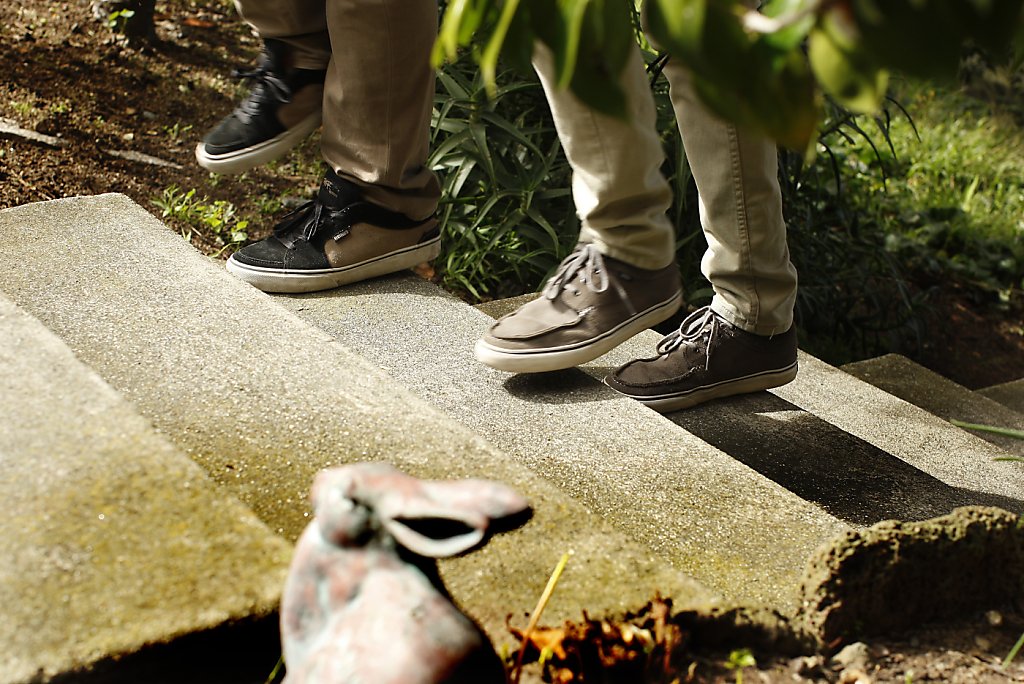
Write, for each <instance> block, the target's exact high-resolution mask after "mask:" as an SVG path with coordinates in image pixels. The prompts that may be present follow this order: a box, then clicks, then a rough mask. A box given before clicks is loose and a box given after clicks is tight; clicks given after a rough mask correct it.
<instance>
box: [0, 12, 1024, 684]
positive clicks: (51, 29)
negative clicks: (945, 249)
mask: <svg viewBox="0 0 1024 684" xmlns="http://www.w3.org/2000/svg"><path fill="white" fill-rule="evenodd" d="M156 27H157V40H156V41H154V42H152V43H150V44H148V45H145V46H142V47H139V46H129V45H127V44H125V43H124V42H123V41H121V40H119V39H118V38H116V37H115V36H113V35H112V33H111V31H110V30H109V28H108V27H107V26H106V25H104V23H102V22H100V21H98V20H97V19H95V18H94V17H93V15H92V13H91V10H90V3H89V0H69V1H68V2H51V1H50V0H7V2H4V3H0V74H2V78H0V117H2V118H5V119H8V120H10V121H13V122H14V123H16V124H17V125H18V126H21V127H23V128H25V129H30V130H33V131H37V132H39V133H43V134H46V135H49V136H54V137H55V138H57V139H59V141H60V142H59V144H58V145H51V144H45V143H40V142H34V141H30V140H27V139H25V138H24V137H22V136H19V135H15V134H7V135H4V136H2V137H0V208H4V207H11V206H16V205H20V204H25V203H28V202H35V201H40V200H50V199H56V198H61V197H69V196H75V195H92V194H98V193H106V192H119V193H124V194H125V195H128V196H129V197H131V198H132V199H134V200H135V201H136V202H138V203H139V204H140V205H142V206H144V207H146V208H147V209H149V210H150V211H152V212H153V213H154V214H156V215H158V216H159V215H160V210H159V208H158V207H157V206H156V205H155V204H154V201H155V200H157V199H158V198H160V197H161V196H162V195H163V194H164V193H165V191H166V190H167V189H168V188H172V187H177V188H180V189H182V190H187V189H193V188H194V189H196V194H197V196H198V197H204V198H206V200H207V201H208V202H209V203H213V202H215V201H223V202H230V203H231V204H233V205H234V207H235V209H236V212H237V213H238V215H244V216H247V217H251V220H250V224H249V226H248V228H247V231H248V233H249V238H250V239H258V238H260V237H262V236H265V235H266V234H267V233H268V232H269V230H270V227H271V225H272V223H273V220H274V215H275V214H276V213H279V212H280V210H281V209H282V207H285V206H287V205H288V204H289V203H290V202H292V201H294V200H295V199H296V198H302V197H308V196H310V195H311V194H312V193H313V192H314V191H315V188H316V187H317V185H318V183H319V177H320V175H321V173H322V167H321V164H320V161H319V157H318V155H317V148H316V140H315V138H314V139H313V140H311V141H310V142H309V143H307V144H305V145H304V146H303V147H302V148H300V149H299V150H298V151H296V152H295V153H294V154H293V155H292V156H291V157H290V158H289V160H288V161H286V162H281V163H277V164H275V165H272V167H270V168H266V169H259V170H255V171H252V172H249V173H247V174H245V175H243V176H240V177H234V178H232V177H213V176H211V175H210V174H208V173H206V172H205V171H204V170H202V169H201V168H199V167H198V166H197V165H196V164H195V162H194V158H193V148H194V146H195V143H196V142H197V141H198V139H199V138H200V137H201V135H202V133H203V132H204V131H205V130H207V129H208V128H209V127H210V126H211V125H213V124H214V123H215V122H216V121H217V120H219V119H220V118H221V117H222V116H224V115H225V114H226V113H228V112H229V111H230V110H231V109H232V107H233V106H234V103H235V101H236V99H237V98H238V97H239V96H240V94H241V93H242V92H243V90H242V89H241V87H240V86H239V85H238V84H237V83H236V82H235V81H233V80H232V79H231V78H230V77H229V72H230V70H231V68H232V67H244V66H248V65H250V64H252V63H253V61H254V59H255V56H256V54H257V52H258V49H259V44H258V41H257V40H256V39H255V38H254V37H253V36H252V35H251V33H250V32H249V31H248V30H247V28H246V27H244V26H243V25H242V23H241V22H240V21H239V20H238V18H237V16H236V15H235V12H234V9H233V7H232V6H231V4H230V3H228V2H225V1H223V0H220V1H218V0H169V1H166V2H160V3H158V4H157V15H156ZM124 152H132V153H142V154H145V155H149V156H151V157H154V158H156V159H157V160H162V161H164V162H167V163H168V164H169V165H158V164H156V163H154V162H152V161H138V160H130V159H125V158H122V157H121V156H117V155H121V154H123V153H124ZM168 222H169V224H170V225H171V226H172V227H173V228H175V229H178V230H180V231H182V233H183V234H184V235H186V236H187V237H188V238H189V239H190V240H191V241H192V243H193V244H194V245H195V246H196V247H197V248H199V249H200V250H202V251H204V252H206V253H208V254H220V255H221V256H224V255H226V254H227V252H228V251H230V249H231V248H232V244H231V240H230V239H229V238H227V237H226V236H225V235H223V234H218V233H217V232H216V231H204V230H195V229H192V228H189V227H188V226H187V224H183V223H181V222H176V221H175V220H174V218H173V217H170V218H168ZM934 302H935V304H934V307H933V312H932V314H933V318H934V320H933V321H932V325H930V326H929V328H930V331H931V334H930V337H929V340H930V341H929V343H928V345H927V347H926V348H925V349H924V350H923V352H922V354H921V356H920V358H918V361H920V362H922V363H923V364H924V365H926V366H928V367H929V368H931V369H932V370H935V371H936V372H939V373H940V374H942V375H945V376H946V377H949V378H951V379H953V380H956V381H958V382H960V383H961V384H963V385H966V386H968V387H972V388H974V387H982V386H986V385H990V384H996V383H999V382H1005V381H1007V380H1010V379H1014V378H1019V377H1024V329H1022V328H1024V325H1022V323H1021V312H1020V309H1019V308H1017V309H1014V310H1012V311H1010V312H1007V311H1000V310H997V309H995V308H992V307H989V306H986V305H984V304H982V305H979V303H978V300H977V297H976V295H974V294H972V293H970V292H964V291H962V290H960V289H958V288H957V287H956V286H955V284H950V285H949V286H948V287H946V288H944V289H942V291H941V292H940V294H939V296H938V297H936V298H935V299H934ZM997 622H998V624H997ZM627 631H628V630H627ZM1022 631H1024V621H1022V620H1021V618H1020V617H1014V616H1013V614H1012V613H1009V614H1006V615H1002V614H1000V619H999V620H998V621H997V620H996V619H995V618H994V617H992V615H988V616H986V615H984V614H981V615H974V616H969V617H966V618H965V619H964V620H963V621H962V622H960V623H958V624H949V625H937V626H927V625H922V626H921V628H920V629H917V630H914V632H913V633H911V634H904V635H892V636H889V637H887V638H885V639H878V640H874V641H871V642H870V643H869V644H868V645H867V646H868V648H867V651H866V652H867V656H866V658H865V659H861V660H860V661H859V662H857V663H855V665H856V667H851V666H850V665H842V664H837V663H836V662H834V661H833V660H831V657H832V655H833V654H834V653H835V652H836V651H838V650H839V649H840V648H841V647H842V646H844V645H845V644H842V643H837V644H834V645H833V646H834V648H832V649H830V650H829V652H828V653H823V654H818V655H813V656H802V657H794V656H792V655H791V654H785V653H781V652H771V651H768V652H755V653H754V654H753V655H754V657H755V658H756V661H757V665H756V666H753V667H746V668H744V669H743V670H742V675H741V673H740V672H739V671H736V670H733V669H729V668H728V667H727V666H726V663H727V662H728V660H729V653H730V652H732V651H733V650H735V649H738V648H741V647H743V646H744V644H742V643H735V644H730V645H728V646H725V645H721V644H720V645H717V646H714V647H703V646H699V643H700V642H699V639H698V640H694V639H689V640H685V643H683V644H682V647H681V650H679V653H680V654H682V655H680V656H679V657H680V658H683V659H685V660H686V662H685V663H683V667H682V669H678V668H677V669H676V670H674V672H675V674H674V675H672V676H673V677H678V681H700V682H708V681H740V680H741V679H742V681H746V682H793V681H815V682H847V683H849V682H855V681H858V682H910V681H913V682H918V681H942V682H963V683H970V684H973V683H981V682H1014V681H1015V682H1022V681H1024V665H1021V661H1024V654H1022V655H1021V656H1019V657H1018V658H1017V660H1016V662H1015V663H1014V664H1012V665H1011V666H1010V668H1008V669H1006V670H1003V669H1001V668H1000V667H999V661H1000V660H1001V659H1003V658H1004V657H1005V656H1006V654H1007V653H1008V652H1009V651H1010V649H1011V647H1012V646H1013V644H1014V642H1015V641H1016V639H1017V638H1018V637H1019V636H1020V635H1021V633H1022ZM585 634H586V633H585V632H584V635H585ZM592 636H593V634H592V633H591V637H592ZM684 636H685V635H684ZM587 638H590V637H586V636H584V638H583V641H586V639H587ZM627 650H628V649H627ZM609 653H611V651H609ZM613 660H614V658H613ZM551 671H552V672H554V673H556V674H557V672H559V670H557V669H554V670H551ZM613 671H614V668H613V667H608V668H605V673H606V674H605V675H603V676H602V677H601V678H598V679H594V678H589V679H586V680H584V679H572V678H568V679H567V678H566V677H574V676H577V675H579V676H582V674H581V672H582V671H581V670H579V668H577V669H576V670H574V669H573V668H572V667H571V666H565V667H562V668H561V670H560V672H561V674H560V675H557V676H560V677H562V679H561V680H559V681H588V682H589V681H639V680H636V679H617V678H614V677H613V675H612V673H613ZM552 676H555V675H552ZM651 676H652V677H653V675H651ZM665 676H666V677H668V674H665ZM671 680H672V679H671V678H667V679H649V680H648V681H671Z"/></svg>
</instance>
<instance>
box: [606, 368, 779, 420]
mask: <svg viewBox="0 0 1024 684" xmlns="http://www.w3.org/2000/svg"><path fill="white" fill-rule="evenodd" d="M796 372H797V362H796V361H794V362H793V365H791V366H787V367H786V368H783V369H781V370H774V371H765V372H764V373H756V374H754V375H747V376H745V377H742V378H736V379H734V380H723V381H722V382H719V383H716V384H714V385H708V386H707V387H698V388H695V389H692V390H689V391H687V392H681V393H675V394H663V395H660V396H653V397H651V396H647V397H637V396H632V395H629V394H626V395H625V396H627V397H631V398H633V399H636V400H637V401H639V402H640V403H641V404H643V405H644V406H646V407H648V408H651V409H654V410H655V411H657V412H658V413H670V412H672V411H680V410H682V409H688V408H691V407H693V406H696V405H697V404H703V403H704V402H706V401H711V400H712V399H722V398H724V397H731V396H733V395H736V394H750V393H751V392H761V391H763V390H767V389H771V388H773V387H781V386H782V385H785V384H786V383H788V382H792V380H793V379H794V378H795V377H796Z"/></svg>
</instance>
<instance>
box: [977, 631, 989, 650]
mask: <svg viewBox="0 0 1024 684" xmlns="http://www.w3.org/2000/svg"><path fill="white" fill-rule="evenodd" d="M974 645H975V646H977V647H978V648H979V649H981V650H982V651H985V652H988V651H989V650H991V649H992V642H991V641H989V640H988V639H986V638H985V637H983V636H981V635H980V634H979V635H977V636H975V637H974Z"/></svg>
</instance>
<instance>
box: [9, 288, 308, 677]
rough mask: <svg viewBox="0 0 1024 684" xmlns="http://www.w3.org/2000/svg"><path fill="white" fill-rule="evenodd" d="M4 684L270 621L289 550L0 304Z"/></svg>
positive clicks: (69, 357)
mask: <svg viewBox="0 0 1024 684" xmlns="http://www.w3.org/2000/svg"><path fill="white" fill-rule="evenodd" d="M0 414H2V415H3V416H4V427H3V429H2V430H0V499H2V500H3V502H4V511H5V521H4V531H3V534H2V535H0V681H2V682H5V683H13V682H26V681H29V680H32V681H37V680H46V679H48V678H49V677H50V676H52V675H54V674H57V673H64V672H68V671H73V670H78V669H81V668H84V667H87V666H90V665H92V664H93V663H95V662H96V661H98V660H101V659H103V658H106V657H111V656H115V657H116V656H121V655H124V654H127V653H132V652H135V651H138V650H139V649H140V648H142V647H144V646H146V645H148V644H153V643H159V642H165V641H169V640H171V639H173V638H175V637H177V636H180V635H182V634H185V633H188V632H192V631H196V630H204V629H210V628H213V627H216V626H219V625H221V624H223V623H225V622H230V621H233V620H238V619H241V618H247V617H250V616H259V615H267V614H269V613H271V612H272V611H274V610H275V609H276V607H277V602H278V600H279V597H280V593H281V588H282V585H283V582H284V575H285V570H286V568H287V564H288V560H289V557H290V555H291V549H290V545H289V544H288V543H287V542H285V541H284V540H283V539H281V538H280V537H278V536H277V535H275V534H273V533H271V532H270V531H269V530H268V529H267V528H266V526H265V525H264V524H263V523H262V522H260V521H259V520H258V519H257V518H256V516H255V515H253V514H252V512H251V511H249V510H248V509H246V508H245V507H244V506H242V505H241V504H240V503H239V502H238V501H237V500H236V499H234V497H231V496H229V495H228V494H227V493H226V492H225V491H224V490H222V489H221V488H219V487H217V486H216V485H215V484H214V483H213V482H211V481H210V479H209V478H208V477H207V476H206V474H205V473H204V472H202V470H201V469H200V468H199V467H198V466H196V465H195V464H194V463H192V461H191V460H189V459H188V458H187V457H186V456H185V455H184V454H182V453H181V452H180V451H178V450H177V449H175V448H174V447H173V446H171V445H170V444H169V443H168V442H167V441H166V440H165V439H164V438H162V437H161V436H159V435H158V434H156V432H155V431H154V430H153V429H152V427H151V426H150V425H149V423H148V422H147V421H146V420H144V419H143V418H142V417H140V416H139V415H138V414H137V413H136V412H135V411H133V410H132V408H131V407H130V406H128V404H127V403H126V402H125V401H124V399H123V398H122V397H120V396H119V395H118V394H117V393H116V392H115V391H114V390H113V389H111V388H110V387H109V386H108V385H107V384H106V383H104V382H103V381H102V380H101V379H100V378H99V377H97V376H96V375H95V374H94V373H92V372H91V371H89V370H88V369H87V368H85V367H84V366H83V365H82V364H81V363H80V362H79V361H78V360H77V359H76V358H75V357H74V355H73V354H72V353H71V351H70V350H68V349H67V347H65V346H64V345H63V344H62V343H61V342H60V341H59V340H58V339H57V338H56V337H54V336H53V335H52V334H51V333H50V332H49V331H47V330H46V329H45V328H44V327H43V326H42V324H40V323H39V322H38V321H37V320H35V319H33V318H32V317H30V316H28V315H27V314H25V313H24V312H21V311H19V310H18V309H17V308H16V307H15V306H14V305H13V304H12V303H11V302H10V301H9V300H8V299H6V298H4V297H3V296H0Z"/></svg>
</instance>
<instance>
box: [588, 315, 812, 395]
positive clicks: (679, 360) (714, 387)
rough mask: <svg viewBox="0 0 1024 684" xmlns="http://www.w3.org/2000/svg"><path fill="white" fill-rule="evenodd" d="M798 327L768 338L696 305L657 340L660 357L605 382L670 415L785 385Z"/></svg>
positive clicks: (636, 363)
mask: <svg viewBox="0 0 1024 684" xmlns="http://www.w3.org/2000/svg"><path fill="white" fill-rule="evenodd" d="M796 351H797V349H796V328H794V327H790V329H789V330H787V331H786V332H784V333H780V334H778V335H772V336H770V337H767V336H762V335H755V334H753V333H749V332H746V331H745V330H741V329H739V328H737V327H736V326H734V325H732V324H731V323H729V322H727V321H726V320H725V319H723V318H722V317H721V316H719V315H718V314H716V313H715V312H714V311H712V310H711V308H710V307H704V308H702V309H697V310H696V311H694V312H693V313H692V314H690V315H689V316H688V317H687V318H686V320H684V321H683V322H682V324H681V325H680V326H679V329H678V330H676V331H675V332H673V333H671V334H670V335H667V336H666V337H664V338H662V340H661V342H659V343H658V347H657V352H658V356H656V357H654V358H650V359H638V360H636V361H630V362H629V363H627V364H625V365H623V366H620V367H619V368H618V369H616V370H615V371H614V372H613V373H611V374H610V375H609V376H608V377H607V378H605V383H606V384H607V385H608V386H609V387H611V388H612V389H614V390H617V391H619V392H621V393H622V394H625V395H627V396H630V397H632V398H634V399H636V400H638V401H640V402H642V403H643V404H645V405H647V406H649V407H651V408H652V409H654V410H655V411H659V412H661V413H668V412H669V411H676V410H678V409H684V408H689V407H691V406H696V405H697V404H700V403H703V402H705V401H709V400H711V399H718V398H720V397H728V396H731V395H734V394H744V393H747V392H758V391H760V390H766V389H769V388H772V387H779V386H780V385H785V384H786V383H787V382H790V381H791V380H793V378H795V377H796V370H797V361H796Z"/></svg>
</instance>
